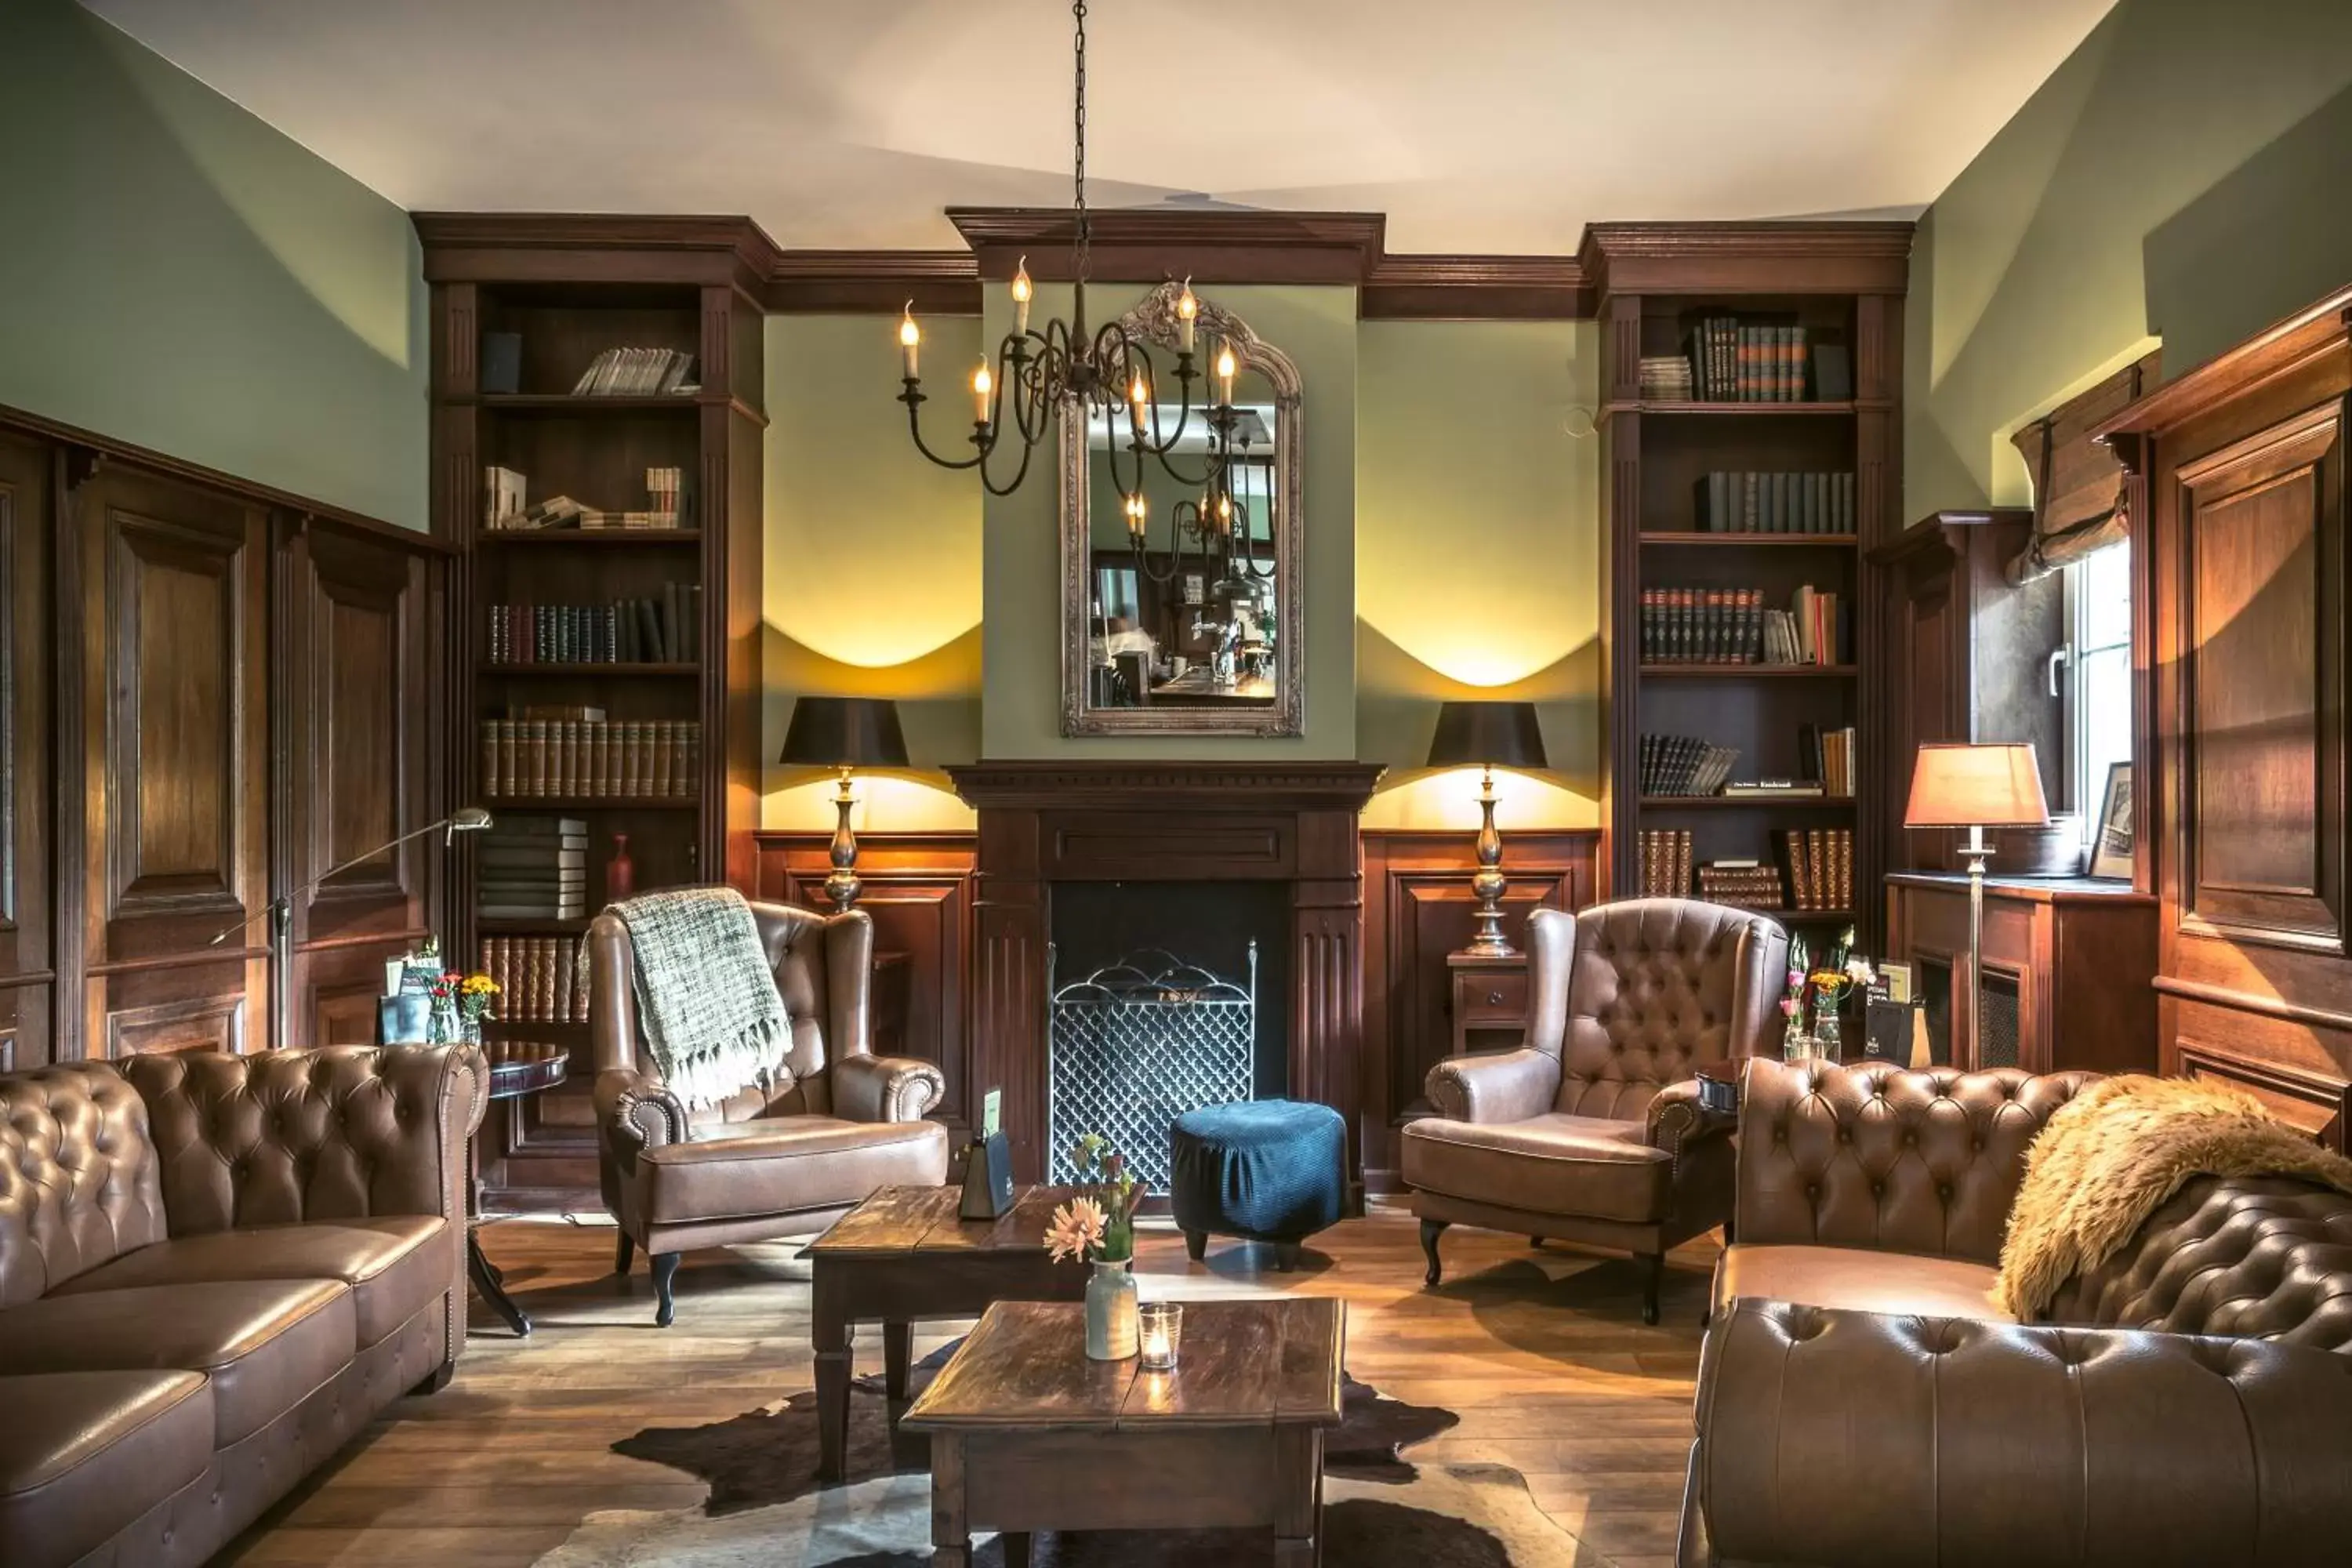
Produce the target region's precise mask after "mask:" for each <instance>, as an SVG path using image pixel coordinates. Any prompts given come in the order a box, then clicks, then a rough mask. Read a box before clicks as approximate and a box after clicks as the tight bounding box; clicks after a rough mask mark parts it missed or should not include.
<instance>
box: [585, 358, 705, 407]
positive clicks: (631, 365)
mask: <svg viewBox="0 0 2352 1568" xmlns="http://www.w3.org/2000/svg"><path fill="white" fill-rule="evenodd" d="M693 374H694V356H693V355H692V354H690V353H686V352H685V351H684V350H682V349H606V350H605V351H604V353H600V354H598V355H597V356H596V357H595V358H594V359H593V360H590V361H589V362H588V368H587V369H586V370H584V371H582V372H581V373H580V379H579V380H578V381H576V382H574V383H573V384H572V396H574V397H650V396H657V395H662V394H665V393H677V394H679V395H685V394H687V393H693V392H700V391H701V390H702V388H701V387H700V386H699V385H698V384H696V383H695V382H694V381H693V380H692V379H691V378H692V376H693Z"/></svg>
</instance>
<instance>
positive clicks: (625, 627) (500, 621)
mask: <svg viewBox="0 0 2352 1568" xmlns="http://www.w3.org/2000/svg"><path fill="white" fill-rule="evenodd" d="M701 624H702V589H701V587H700V586H699V585H698V584H693V583H667V584H663V586H662V595H661V597H660V598H659V599H657V600H656V599H649V598H640V599H615V600H614V601H613V602H612V603H610V604H606V605H490V606H489V660H490V662H491V663H492V664H691V663H693V662H694V659H695V653H696V648H697V646H698V644H699V642H700V640H701V637H700V628H701Z"/></svg>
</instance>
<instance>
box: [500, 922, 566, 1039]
mask: <svg viewBox="0 0 2352 1568" xmlns="http://www.w3.org/2000/svg"><path fill="white" fill-rule="evenodd" d="M482 973H485V974H487V975H488V976H489V977H490V978H491V979H493V980H495V981H497V982H498V983H499V1002H498V1015H499V1017H500V1018H501V1019H504V1020H506V1021H507V1022H509V1023H524V1024H566V1023H585V1022H587V1019H588V944H587V942H585V941H584V940H583V939H582V938H579V937H570V936H486V937H484V938H483V939H482Z"/></svg>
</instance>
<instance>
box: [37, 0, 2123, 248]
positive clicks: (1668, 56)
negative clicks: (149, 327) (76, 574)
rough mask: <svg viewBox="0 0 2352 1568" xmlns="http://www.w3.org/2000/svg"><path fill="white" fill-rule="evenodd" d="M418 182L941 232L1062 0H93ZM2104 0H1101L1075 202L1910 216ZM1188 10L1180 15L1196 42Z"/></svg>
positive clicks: (823, 231) (596, 208) (417, 194)
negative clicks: (1085, 189)
mask: <svg viewBox="0 0 2352 1568" xmlns="http://www.w3.org/2000/svg"><path fill="white" fill-rule="evenodd" d="M84 4H86V5H88V6H89V9H90V10H92V11H95V12H97V13H98V14H99V15H100V16H104V17H106V18H107V19H109V20H110V21H111V22H113V23H115V24H116V25H117V26H121V27H122V28H123V29H124V30H125V31H127V32H129V33H130V34H131V36H132V37H136V38H138V39H139V40H140V41H141V42H142V43H144V44H146V45H147V46H148V47H151V48H153V49H154V50H156V51H157V52H159V53H161V54H162V55H163V56H164V57H165V58H169V59H171V60H173V61H175V62H177V63H178V64H179V65H180V66H182V67H183V68H185V69H187V70H189V71H191V72H193V73H194V75H195V76H197V77H198V78H200V79H203V80H205V82H208V83H210V84H211V85H212V86H213V87H214V88H215V89H218V90H220V91H221V92H223V93H225V94H226V95H227V96H228V97H230V98H232V99H235V100H236V101H237V102H239V103H242V104H244V105H245V106H246V107H247V108H248V109H250V110H253V111H254V112H255V113H257V114H258V115H260V116H261V117H262V118H263V119H264V120H267V121H269V122H270V123H271V124H273V125H275V126H277V127H278V129H280V130H281V131H283V132H286V133H287V134H288V135H289V136H292V137H293V138H294V139H295V140H297V141H299V142H302V143H304V144H305V145H307V146H309V147H310V148H311V149H313V150H314V151H316V152H317V153H320V155H321V156H323V157H325V158H326V159H327V160H328V161H329V162H331V163H335V164H336V165H338V166H339V167H341V168H342V169H344V170H346V171H348V172H349V173H350V174H352V175H354V176H356V177H357V178H358V179H360V180H361V181H362V182H364V183H365V184H368V185H370V186H371V187H373V189H375V190H377V191H379V192H381V193H382V194H383V195H385V196H388V197H390V198H391V199H392V200H393V201H394V202H397V203H398V204H400V205H402V206H404V207H407V208H410V209H413V210H423V209H459V210H463V209H475V210H497V211H506V210H524V211H528V210H541V211H588V212H671V213H683V212H707V213H748V214H749V215H751V216H752V217H753V218H755V219H757V220H758V221H759V223H760V224H761V226H763V227H764V228H766V229H767V231H768V232H769V233H770V234H771V235H772V236H774V237H775V238H776V239H777V240H778V241H779V242H780V243H782V244H783V245H786V246H793V247H801V246H810V247H928V248H944V247H955V246H956V245H957V244H958V243H959V242H958V240H957V238H956V235H955V232H954V230H953V229H952V228H951V227H950V226H949V224H948V223H947V221H946V220H945V219H944V218H943V217H942V216H940V209H941V208H943V207H946V206H950V205H1062V204H1064V203H1066V201H1067V200H1068V195H1069V162H1070V114H1069V106H1070V17H1069V12H1068V8H1067V6H1066V5H1062V4H1059V3H1057V0H835V3H833V4H824V3H821V0H201V3H199V0H84ZM2111 4H2112V0H1278V3H1276V4H1267V3H1265V0H1184V3H1182V4H1171V3H1168V0H1159V3H1153V4H1147V3H1145V0H1097V4H1096V5H1095V8H1094V11H1095V14H1094V15H1093V16H1092V17H1091V19H1090V20H1089V23H1088V33H1089V36H1090V43H1089V51H1088V52H1089V59H1088V70H1089V76H1090V79H1091V80H1090V87H1089V95H1088V96H1089V98H1090V100H1091V102H1090V108H1089V121H1090V123H1089V126H1088V142H1089V149H1088V162H1089V174H1090V176H1091V187H1092V194H1093V198H1094V201H1095V202H1096V204H1097V205H1102V206H1113V205H1143V204H1150V203H1157V202H1160V201H1163V200H1167V199H1170V198H1171V197H1175V198H1180V199H1181V198H1185V197H1191V198H1193V199H1199V198H1200V197H1202V196H1208V197H1213V198H1215V199H1217V200H1220V201H1224V202H1231V203H1236V204H1240V205H1249V206H1260V207H1282V208H1341V209H1353V210H1370V211H1378V212H1385V213H1387V214H1388V215H1389V233H1388V245H1389V248H1390V249H1391V250H1394V251H1502V252H1559V251H1565V250H1569V249H1571V248H1573V247H1574V246H1575V243H1576V239H1577V236H1578V233H1579V232H1580V229H1581V227H1582V226H1583V225H1584V224H1585V223H1587V222H1589V221H1594V220H1604V219H1671V218H1758V217H1808V216H1854V215H1861V214H1875V215H1898V216H1907V215H1909V214H1911V213H1915V212H1916V211H1917V210H1918V209H1919V208H1920V207H1922V206H1924V205H1926V204H1927V203H1928V202H1929V201H1931V200H1933V199H1934V198H1935V197H1936V195H1937V194H1938V193H1939V192H1941V191H1942V190H1943V188H1944V186H1945V185H1946V184H1948V182H1949V181H1950V180H1951V178H1952V176H1953V175H1955V174H1958V172H1959V171H1960V170H1961V169H1962V168H1963V167H1964V166H1966V164H1967V163H1968V162H1969V159H1970V158H1971V157H1973V156H1974V155H1975V153H1977V151H1978V150H1979V148H1981V147H1982V146H1983V145H1984V143H1985V142H1986V141H1987V140H1988V139H1990V137H1991V135H1992V134H1993V132H1995V131H1996V130H1998V129H1999V128H2000V125H2001V124H2002V123H2003V122H2004V121H2006V120H2007V119H2008V118H2009V116H2010V115H2011V113H2012V112H2014V111H2015V110H2016V109H2017V108H2018V106H2019V105H2020V104H2021V103H2022V102H2023V101H2024V100H2025V99H2026V97H2027V96H2028V95H2029V94H2030V93H2031V92H2032V90H2033V89H2034V88H2035V87H2036V86H2038V85H2039V84H2040V83H2041V82H2042V79H2043V78H2044V77H2046V76H2048V75H2049V73H2050V71H2051V70H2052V69H2053V68H2054V67H2055V66H2056V65H2057V64H2058V62H2059V61H2060V60H2062V59H2063V58H2065V57H2066V55H2067V53H2068V52H2069V51H2071V50H2072V49H2073V48H2074V46H2075V45H2076V44H2077V43H2079V42H2080V41H2081V40H2082V38H2083V37H2084V35H2085V34H2086V33H2087V32H2089V30H2090V29H2091V27H2092V26H2093V25H2094V24H2095V22H2096V21H2097V20H2098V18H2099V17H2100V16H2102V15H2104V14H2105V12H2106V11H2107V9H2108V8H2109V6H2110V5H2111ZM1196 40H1197V42H1195V41H1196Z"/></svg>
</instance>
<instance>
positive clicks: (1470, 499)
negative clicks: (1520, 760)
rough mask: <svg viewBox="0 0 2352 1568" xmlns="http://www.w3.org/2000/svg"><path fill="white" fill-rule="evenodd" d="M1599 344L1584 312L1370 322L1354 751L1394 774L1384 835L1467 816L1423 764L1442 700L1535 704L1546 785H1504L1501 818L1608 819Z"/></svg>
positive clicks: (1554, 822)
mask: <svg viewBox="0 0 2352 1568" xmlns="http://www.w3.org/2000/svg"><path fill="white" fill-rule="evenodd" d="M1600 349H1601V335H1600V331H1599V329H1598V328H1596V327H1595V326H1594V325H1593V324H1592V323H1591V322H1589V321H1366V322H1364V323H1363V324H1362V325H1361V326H1360V329H1359V331H1358V370H1359V374H1360V389H1359V393H1358V398H1357V416H1356V423H1357V429H1358V432H1359V434H1360V437H1361V439H1360V448H1359V450H1360V457H1359V458H1358V462H1357V467H1356V475H1357V497H1358V500H1357V506H1356V613H1357V686H1356V742H1357V752H1358V754H1360V755H1361V756H1363V757H1366V758H1369V759H1373V760H1377V761H1381V762H1385V763H1388V764H1389V765H1390V767H1391V770H1392V771H1391V773H1390V774H1389V776H1388V777H1387V778H1386V779H1385V780H1383V781H1382V788H1381V794H1380V795H1379V796H1378V797H1376V798H1375V799H1374V801H1373V802H1372V805H1371V807H1370V810H1369V811H1368V812H1367V813H1366V820H1367V822H1368V823H1370V825H1372V826H1397V827H1422V826H1447V827H1453V826H1460V825H1461V822H1462V819H1463V809H1464V808H1463V801H1464V799H1465V798H1466V795H1467V794H1470V793H1475V785H1474V786H1472V788H1471V789H1470V790H1467V791H1465V788H1464V787H1463V784H1462V782H1461V781H1458V780H1454V779H1452V778H1450V777H1444V776H1440V777H1434V778H1433V777H1430V776H1429V775H1428V774H1426V773H1425V772H1423V770H1422V767H1421V764H1422V760H1423V758H1424V757H1426V756H1427V755H1428V753H1429V739H1430V733H1431V731H1432V730H1433V728H1434V727H1435V724H1436V722H1437V705H1438V703H1439V702H1441V701H1443V700H1445V699H1447V698H1489V699H1512V700H1532V701H1535V702H1537V703H1538V704H1539V708H1538V712H1539V714H1540V717H1541V720H1542V723H1543V731H1544V746H1545V751H1546V752H1547V754H1548V755H1549V760H1550V762H1551V769H1550V773H1551V775H1552V776H1551V777H1550V778H1549V780H1547V781H1540V782H1538V781H1535V780H1526V781H1517V782H1516V783H1514V784H1509V785H1505V786H1501V787H1504V788H1506V789H1507V790H1509V791H1510V792H1511V793H1509V794H1507V795H1506V796H1505V806H1504V809H1503V812H1502V815H1503V816H1504V817H1505V819H1506V821H1507V822H1516V824H1517V826H1548V827H1549V826H1594V825H1596V824H1597V823H1598V822H1599V820H1600V795H1601V776H1600V775H1601V662H1600V642H1599V638H1600V635H1601V621H1600V616H1601V584H1600V559H1601V553H1600V552H1601V535H1600V526H1601V525H1600V483H1601V468H1600V439H1599V437H1596V436H1595V435H1593V434H1592V421H1591V413H1592V408H1593V404H1594V402H1595V400H1596V398H1597V396H1598V391H1599V369H1598V366H1599V360H1600ZM1473 820H1475V817H1474V818H1473Z"/></svg>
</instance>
